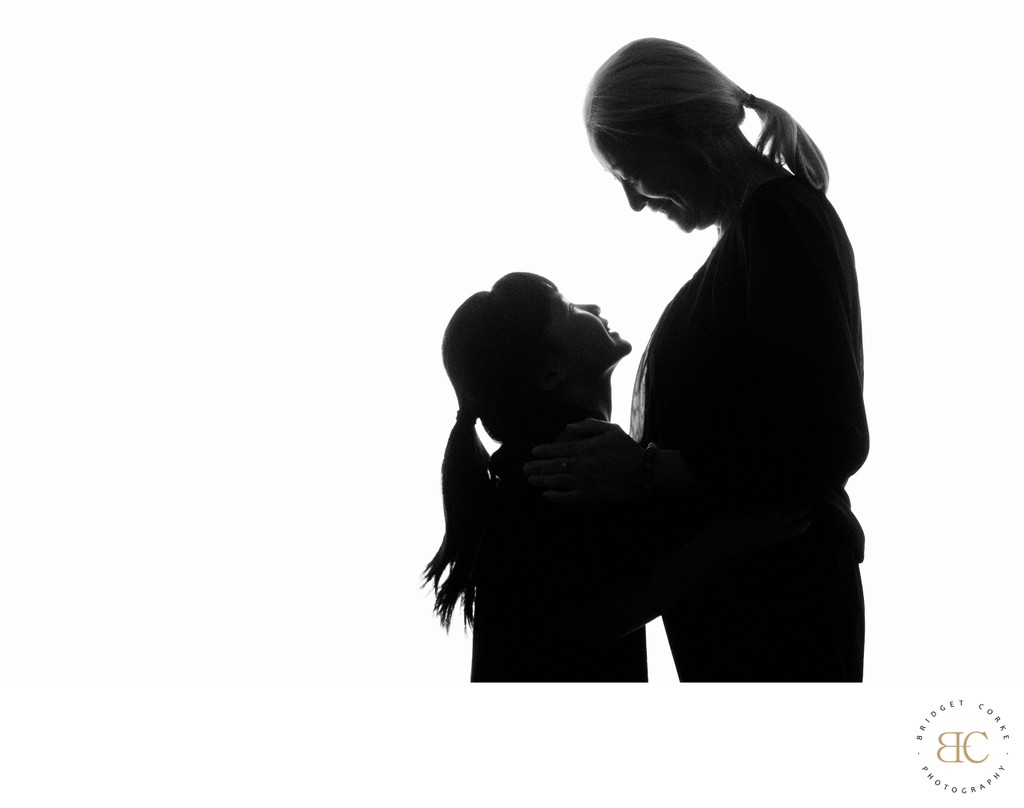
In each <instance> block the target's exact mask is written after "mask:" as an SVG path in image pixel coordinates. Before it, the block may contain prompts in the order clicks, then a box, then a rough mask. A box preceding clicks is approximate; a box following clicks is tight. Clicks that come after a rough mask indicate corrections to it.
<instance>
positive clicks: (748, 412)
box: [633, 177, 868, 681]
mask: <svg viewBox="0 0 1024 808" xmlns="http://www.w3.org/2000/svg"><path fill="white" fill-rule="evenodd" d="M862 390H863V351H862V345H861V320H860V304H859V301H858V294H857V277H856V273H855V270H854V256H853V249H852V247H851V245H850V242H849V239H848V238H847V236H846V232H845V230H844V228H843V225H842V222H841V221H840V220H839V217H838V215H837V214H836V212H835V210H834V209H833V207H832V205H831V204H830V203H829V202H828V200H827V199H826V198H825V196H824V194H822V193H820V192H819V191H817V190H815V189H813V188H812V187H811V186H809V185H808V184H806V183H804V182H803V181H801V180H799V179H797V178H794V177H780V178H777V179H774V180H771V181H769V182H767V183H765V184H763V185H761V186H760V187H758V188H757V189H755V190H754V192H753V193H752V194H751V196H750V198H749V199H748V200H747V201H746V203H745V204H744V205H743V207H742V209H741V212H740V214H739V216H738V218H737V220H736V221H735V222H734V224H733V225H732V226H730V227H729V228H728V229H726V230H725V232H724V233H723V234H722V237H721V238H720V239H719V241H718V243H717V244H716V246H715V248H714V250H713V251H712V252H711V255H710V256H709V257H708V260H707V261H706V262H705V264H704V265H703V266H702V267H701V268H700V269H699V270H698V271H697V273H696V274H695V275H694V276H693V278H692V279H691V280H690V281H689V282H688V283H687V284H686V285H685V286H683V288H682V289H681V290H680V291H679V293H678V294H677V295H676V297H675V298H674V299H673V300H672V302H671V303H670V304H669V305H668V307H667V308H666V309H665V312H664V313H663V314H662V316H661V319H660V321H659V322H658V325H657V326H656V328H655V330H654V333H653V334H652V336H651V340H650V343H649V345H648V347H647V350H646V352H645V354H644V358H643V360H642V361H641V364H640V370H639V372H638V375H637V383H636V387H635V388H634V402H633V405H634V406H633V435H634V437H637V438H638V440H639V441H640V443H641V444H642V445H646V444H647V443H648V442H650V441H654V442H656V443H657V444H659V446H660V447H661V448H664V449H677V450H679V451H680V452H681V453H682V455H683V457H684V459H685V461H686V463H687V464H688V465H689V467H690V468H691V470H692V471H693V473H694V476H695V477H696V479H697V480H698V483H699V488H698V491H697V498H698V499H699V500H700V501H702V502H703V503H704V504H705V505H706V506H707V507H708V508H709V509H710V511H711V512H714V513H721V514H729V513H756V512H758V511H762V510H764V509H766V508H768V507H772V506H775V505H778V504H780V503H787V502H808V503H810V504H812V505H813V507H814V511H813V513H812V516H811V518H812V527H811V529H810V530H809V531H808V532H807V534H805V535H804V536H802V537H800V538H799V539H797V540H793V541H789V542H784V543H783V544H780V545H778V546H777V547H776V548H773V549H772V550H770V551H769V552H768V553H763V554H758V556H757V558H756V561H754V560H751V559H750V558H739V559H737V560H735V561H733V562H731V563H729V564H727V565H726V566H725V567H724V568H723V569H722V570H721V572H719V573H718V574H716V575H714V576H712V577H711V578H710V579H708V580H707V582H706V583H705V584H703V585H702V586H700V587H699V588H698V589H697V590H695V591H693V592H692V593H690V594H688V595H687V596H686V597H685V598H684V600H683V601H682V602H681V603H680V605H679V606H678V607H677V608H676V609H674V610H673V611H672V613H666V614H665V615H664V622H665V628H666V632H667V633H668V636H669V641H670V643H671V645H672V650H673V656H674V658H675V661H676V666H677V669H678V671H679V674H680V678H683V679H689V680H704V681H730V680H748V681H751V680H754V681H767V680H780V679H781V680H797V679H814V680H824V679H859V678H860V676H861V666H862V659H863V595H862V594H861V589H860V578H859V572H858V571H857V564H858V563H859V562H860V561H861V560H862V559H863V551H864V536H863V532H862V531H861V529H860V525H859V524H858V522H857V520H856V518H855V517H854V516H853V514H852V512H851V511H850V506H849V499H848V497H847V495H846V492H845V490H844V486H845V485H846V482H847V480H848V478H849V477H850V475H852V474H853V473H854V472H855V471H857V469H858V468H860V466H861V465H862V463H863V462H864V460H865V458H866V457H867V452H868V429H867V421H866V418H865V413H864V401H863V394H862ZM669 518H671V517H669Z"/></svg>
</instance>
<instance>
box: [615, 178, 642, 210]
mask: <svg viewBox="0 0 1024 808" xmlns="http://www.w3.org/2000/svg"><path fill="white" fill-rule="evenodd" d="M620 182H621V183H622V190H623V191H625V192H626V199H628V200H629V206H630V207H631V208H632V209H633V210H635V211H637V212H638V213H639V212H640V211H642V210H643V209H644V208H645V207H647V197H646V196H644V195H643V194H640V193H637V192H636V190H635V189H634V188H633V186H632V185H630V184H629V183H628V182H626V181H625V180H620Z"/></svg>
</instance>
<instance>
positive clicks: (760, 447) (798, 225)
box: [739, 197, 868, 491]
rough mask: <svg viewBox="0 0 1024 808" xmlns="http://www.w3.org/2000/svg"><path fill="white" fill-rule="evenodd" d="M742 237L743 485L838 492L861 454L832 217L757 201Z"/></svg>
mask: <svg viewBox="0 0 1024 808" xmlns="http://www.w3.org/2000/svg"><path fill="white" fill-rule="evenodd" d="M753 201H757V202H758V204H756V205H752V206H751V208H752V210H751V211H750V215H749V216H748V217H747V221H746V222H745V226H744V230H743V231H741V234H740V235H741V238H742V244H743V249H744V261H745V276H744V281H745V289H744V290H743V291H744V300H745V304H746V311H745V316H746V324H747V333H748V336H749V356H750V369H749V370H750V373H749V387H748V388H747V392H748V396H747V403H746V405H745V408H746V413H747V415H748V418H747V425H746V428H745V429H744V430H743V432H744V438H745V440H746V441H747V443H748V445H747V446H746V449H745V454H746V461H747V462H746V463H745V464H740V465H741V466H742V465H745V468H742V469H739V472H740V476H741V477H743V478H745V479H744V483H745V484H746V485H748V486H751V487H755V488H759V489H761V490H763V489H764V487H765V486H767V487H768V488H774V489H775V490H776V491H785V490H795V491H800V490H806V489H807V488H812V489H813V488H818V487H821V486H822V485H827V484H839V485H842V484H845V482H846V480H847V479H848V478H849V477H850V475H851V474H853V473H854V472H855V471H856V470H857V469H858V468H859V467H860V466H861V464H862V463H863V462H864V460H865V458H866V457H867V451H868V431H867V420H866V417H865V412H864V398H863V354H862V346H861V325H860V305H859V301H858V296H857V280H856V274H855V271H854V264H853V252H852V249H851V248H850V245H849V241H848V240H847V239H846V235H845V232H844V231H843V229H842V225H841V223H840V222H839V220H838V218H837V217H834V214H831V215H829V214H827V213H826V212H825V211H820V212H819V211H813V210H811V209H808V208H800V207H793V206H792V205H788V206H787V205H784V204H782V203H781V202H779V201H777V200H774V199H772V198H770V197H761V198H758V199H757V200H752V202H753Z"/></svg>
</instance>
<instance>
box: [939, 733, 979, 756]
mask: <svg viewBox="0 0 1024 808" xmlns="http://www.w3.org/2000/svg"><path fill="white" fill-rule="evenodd" d="M947 735H952V736H953V737H955V738H956V742H955V743H946V742H945V741H944V740H943V738H945V737H946V736H947ZM961 735H963V740H962V741H961V740H960V736H961ZM972 735H980V736H981V737H983V738H984V739H985V740H986V741H987V740H988V733H987V732H979V731H978V730H972V731H971V732H968V733H964V732H962V731H961V732H943V733H941V734H940V735H939V749H938V751H937V752H936V753H935V756H936V757H937V758H938V759H939V760H941V761H942V762H943V763H963V762H965V760H966V762H967V763H984V762H985V761H986V760H988V755H985V757H983V758H973V757H971V753H970V752H968V751H967V750H968V749H970V747H971V736H972ZM946 749H956V757H955V758H954V759H953V760H949V759H948V758H944V757H943V756H942V753H943V751H945V750H946ZM961 755H962V756H963V758H961Z"/></svg>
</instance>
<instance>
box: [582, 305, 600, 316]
mask: <svg viewBox="0 0 1024 808" xmlns="http://www.w3.org/2000/svg"><path fill="white" fill-rule="evenodd" d="M581 308H584V309H586V310H587V311H589V312H590V313H591V314H593V315H596V316H600V315H601V307H600V306H598V305H597V304H596V303H587V304H586V305H584V306H582V307H581Z"/></svg>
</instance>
